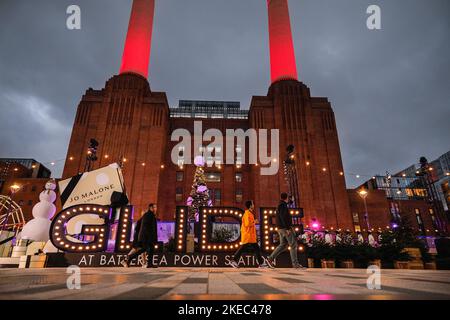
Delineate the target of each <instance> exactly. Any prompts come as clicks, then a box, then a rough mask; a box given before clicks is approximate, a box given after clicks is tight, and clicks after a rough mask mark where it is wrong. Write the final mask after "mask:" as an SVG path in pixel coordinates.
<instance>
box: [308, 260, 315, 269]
mask: <svg viewBox="0 0 450 320" xmlns="http://www.w3.org/2000/svg"><path fill="white" fill-rule="evenodd" d="M308 268H314V259H313V258H308Z"/></svg>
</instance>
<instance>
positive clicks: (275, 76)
mask: <svg viewBox="0 0 450 320" xmlns="http://www.w3.org/2000/svg"><path fill="white" fill-rule="evenodd" d="M267 6H268V11H269V38H270V73H271V80H272V83H274V82H276V81H279V80H298V76H297V65H296V63H295V53H294V45H293V42H292V32H291V22H290V19H289V7H288V2H287V0H267Z"/></svg>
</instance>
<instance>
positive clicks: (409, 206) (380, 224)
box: [348, 189, 437, 236]
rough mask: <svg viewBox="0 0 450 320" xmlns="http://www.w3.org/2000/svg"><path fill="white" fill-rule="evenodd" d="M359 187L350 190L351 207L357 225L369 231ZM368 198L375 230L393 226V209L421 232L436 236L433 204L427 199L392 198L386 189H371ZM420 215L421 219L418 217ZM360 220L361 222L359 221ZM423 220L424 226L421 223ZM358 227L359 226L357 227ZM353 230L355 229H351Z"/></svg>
mask: <svg viewBox="0 0 450 320" xmlns="http://www.w3.org/2000/svg"><path fill="white" fill-rule="evenodd" d="M357 191H358V190H357V189H353V190H348V197H349V200H350V209H351V212H352V217H354V225H355V227H357V226H359V227H360V229H361V231H362V232H365V231H367V224H366V222H365V220H364V214H365V208H364V201H363V199H362V198H361V197H360V196H359V195H358V193H357ZM368 192H369V193H368V195H367V198H366V202H367V212H368V216H369V222H370V227H371V228H373V229H375V230H379V229H382V230H385V229H386V228H387V227H392V225H391V222H392V218H393V216H392V214H391V212H392V210H397V212H398V213H399V214H400V216H401V218H402V219H406V220H407V221H408V222H409V223H410V225H411V227H412V228H413V229H415V231H417V232H419V233H423V234H425V235H427V236H435V235H437V232H435V229H436V228H435V226H434V223H433V214H434V209H433V206H432V205H431V204H430V203H428V202H427V201H425V200H392V199H388V198H386V192H385V191H384V190H369V191H368ZM417 216H419V217H420V220H419V219H418V218H417ZM358 220H359V222H357V221H358ZM419 221H422V225H423V228H422V227H421V225H420V224H419ZM356 229H358V228H356ZM351 230H353V229H351Z"/></svg>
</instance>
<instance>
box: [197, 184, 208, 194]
mask: <svg viewBox="0 0 450 320" xmlns="http://www.w3.org/2000/svg"><path fill="white" fill-rule="evenodd" d="M207 190H208V187H207V186H204V185H201V186H198V187H197V192H199V193H203V192H205V191H207Z"/></svg>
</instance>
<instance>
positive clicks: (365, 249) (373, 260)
mask: <svg viewBox="0 0 450 320" xmlns="http://www.w3.org/2000/svg"><path fill="white" fill-rule="evenodd" d="M355 251H356V257H355V261H356V264H357V265H358V266H359V267H362V268H367V267H368V266H372V265H376V266H378V267H380V268H381V260H380V252H379V250H378V248H375V247H372V246H371V245H370V244H368V243H359V244H357V245H356V246H355Z"/></svg>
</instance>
